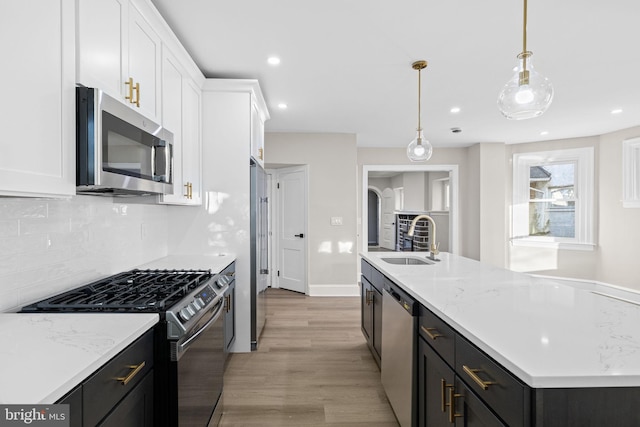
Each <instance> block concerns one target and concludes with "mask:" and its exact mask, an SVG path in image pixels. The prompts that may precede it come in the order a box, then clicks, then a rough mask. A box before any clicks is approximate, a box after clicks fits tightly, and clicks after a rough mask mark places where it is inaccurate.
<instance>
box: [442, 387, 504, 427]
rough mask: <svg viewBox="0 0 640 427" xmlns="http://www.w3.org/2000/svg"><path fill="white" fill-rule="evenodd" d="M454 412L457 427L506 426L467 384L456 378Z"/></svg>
mask: <svg viewBox="0 0 640 427" xmlns="http://www.w3.org/2000/svg"><path fill="white" fill-rule="evenodd" d="M455 385H456V388H455V394H454V398H453V403H454V405H453V410H454V415H455V423H456V425H455V427H504V426H506V424H504V423H503V422H502V421H500V419H499V418H498V417H497V416H496V415H495V414H494V413H493V412H491V410H489V408H488V407H487V406H486V405H485V404H484V403H483V402H482V401H481V400H480V398H479V397H478V396H477V395H476V394H475V393H474V392H473V391H471V389H469V388H468V387H467V386H466V384H465V383H464V382H463V381H461V380H460V378H456V381H455Z"/></svg>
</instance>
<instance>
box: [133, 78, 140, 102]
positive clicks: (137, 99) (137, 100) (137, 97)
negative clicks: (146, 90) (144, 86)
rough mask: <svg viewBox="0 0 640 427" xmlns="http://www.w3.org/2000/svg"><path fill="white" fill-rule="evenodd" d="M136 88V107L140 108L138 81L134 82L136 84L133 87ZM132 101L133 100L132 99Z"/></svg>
mask: <svg viewBox="0 0 640 427" xmlns="http://www.w3.org/2000/svg"><path fill="white" fill-rule="evenodd" d="M134 89H135V90H136V101H135V104H136V107H138V108H140V83H136V86H135V88H134ZM132 102H133V101H132Z"/></svg>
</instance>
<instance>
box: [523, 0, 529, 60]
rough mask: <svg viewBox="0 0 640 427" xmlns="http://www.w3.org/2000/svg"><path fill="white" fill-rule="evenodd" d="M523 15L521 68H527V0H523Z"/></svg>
mask: <svg viewBox="0 0 640 427" xmlns="http://www.w3.org/2000/svg"><path fill="white" fill-rule="evenodd" d="M523 10H524V13H523V15H524V17H523V19H522V70H523V71H526V69H527V55H528V53H527V0H524V7H523Z"/></svg>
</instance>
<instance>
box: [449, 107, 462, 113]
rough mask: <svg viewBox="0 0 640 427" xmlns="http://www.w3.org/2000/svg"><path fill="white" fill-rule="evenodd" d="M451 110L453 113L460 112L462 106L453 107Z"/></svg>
mask: <svg viewBox="0 0 640 427" xmlns="http://www.w3.org/2000/svg"><path fill="white" fill-rule="evenodd" d="M449 111H451V112H452V113H453V114H456V113H459V112H460V107H452V108H451V110H449Z"/></svg>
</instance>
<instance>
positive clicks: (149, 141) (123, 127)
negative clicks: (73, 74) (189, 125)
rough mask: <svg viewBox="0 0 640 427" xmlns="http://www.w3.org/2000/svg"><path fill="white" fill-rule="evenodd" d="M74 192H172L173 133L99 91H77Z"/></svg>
mask: <svg viewBox="0 0 640 427" xmlns="http://www.w3.org/2000/svg"><path fill="white" fill-rule="evenodd" d="M76 112H77V114H76V186H77V188H76V193H78V194H95V195H105V196H127V195H130V196H132V195H148V194H169V193H172V192H173V134H172V133H171V132H169V131H167V130H166V129H164V128H163V127H162V126H160V125H158V124H157V123H154V122H153V121H152V120H149V119H147V118H146V117H144V116H142V115H141V114H139V113H138V112H137V111H134V110H133V109H131V108H130V107H128V106H126V105H124V104H123V103H121V102H119V101H117V100H116V99H114V98H112V97H110V96H109V95H107V94H105V93H104V92H102V91H101V90H99V89H93V88H86V87H78V88H76Z"/></svg>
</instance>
